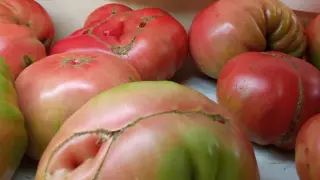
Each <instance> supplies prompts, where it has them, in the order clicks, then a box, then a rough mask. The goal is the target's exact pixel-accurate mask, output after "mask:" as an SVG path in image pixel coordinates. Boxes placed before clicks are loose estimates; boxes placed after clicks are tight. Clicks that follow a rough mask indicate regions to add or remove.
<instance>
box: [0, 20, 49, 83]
mask: <svg viewBox="0 0 320 180" xmlns="http://www.w3.org/2000/svg"><path fill="white" fill-rule="evenodd" d="M0 26H1V28H0V55H1V56H2V57H3V58H4V59H5V60H6V61H7V63H8V64H9V67H10V68H11V71H12V73H13V77H14V79H16V78H17V77H18V75H19V74H20V73H21V72H22V71H23V70H24V69H25V68H26V67H28V66H29V65H30V64H32V63H33V62H35V61H37V60H39V59H42V58H44V57H45V56H46V49H45V47H44V46H43V45H42V44H41V42H40V41H39V40H38V39H37V37H36V36H35V34H34V32H33V31H32V30H30V29H29V28H28V27H25V26H19V25H16V24H1V25H0ZM31 77H32V76H31Z"/></svg>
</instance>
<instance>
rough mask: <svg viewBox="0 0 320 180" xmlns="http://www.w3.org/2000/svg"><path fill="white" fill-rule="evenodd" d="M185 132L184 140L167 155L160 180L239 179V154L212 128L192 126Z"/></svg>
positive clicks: (160, 170)
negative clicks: (221, 139)
mask: <svg viewBox="0 0 320 180" xmlns="http://www.w3.org/2000/svg"><path fill="white" fill-rule="evenodd" d="M182 134H183V136H182V139H183V144H182V145H180V144H179V145H177V146H174V147H172V148H171V149H170V151H169V152H168V153H167V154H166V155H165V157H164V158H163V160H162V162H161V163H160V167H159V171H158V174H159V175H158V179H157V180H207V179H217V180H234V179H237V176H238V174H239V169H240V166H239V163H238V162H237V155H236V154H235V153H233V152H232V149H227V148H225V147H224V146H223V144H222V143H221V142H219V138H217V136H215V134H214V133H213V132H212V131H210V130H209V129H207V128H206V127H192V128H189V129H185V130H184V132H183V133H182Z"/></svg>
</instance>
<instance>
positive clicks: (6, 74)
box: [0, 57, 13, 82]
mask: <svg viewBox="0 0 320 180" xmlns="http://www.w3.org/2000/svg"><path fill="white" fill-rule="evenodd" d="M0 76H1V77H3V78H5V79H8V80H10V81H11V82H13V75H12V72H11V69H10V67H9V65H8V64H7V62H6V60H5V59H4V58H2V57H0Z"/></svg>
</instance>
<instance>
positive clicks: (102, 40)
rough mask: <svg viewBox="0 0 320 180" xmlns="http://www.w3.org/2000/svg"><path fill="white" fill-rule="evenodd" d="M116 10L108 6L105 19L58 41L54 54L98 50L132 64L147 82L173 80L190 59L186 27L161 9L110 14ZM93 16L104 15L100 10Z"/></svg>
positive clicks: (52, 50)
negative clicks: (187, 59)
mask: <svg viewBox="0 0 320 180" xmlns="http://www.w3.org/2000/svg"><path fill="white" fill-rule="evenodd" d="M113 7H115V8H114V9H117V7H119V5H115V4H109V5H106V6H104V7H103V8H102V9H101V11H104V10H105V11H106V14H105V16H101V17H98V18H97V19H105V20H103V21H100V23H98V24H96V25H94V26H92V27H90V28H84V29H80V30H77V31H76V32H74V33H72V35H71V36H68V37H66V38H64V39H62V40H60V41H58V42H57V43H56V44H55V45H54V46H53V48H52V49H51V52H50V54H57V53H61V52H66V51H87V50H90V51H91V50H95V51H100V52H105V53H110V54H115V55H117V56H119V57H121V58H122V59H123V60H126V61H129V62H130V64H132V65H133V66H134V67H135V68H136V69H137V70H138V72H139V73H140V75H141V77H142V79H143V80H163V79H169V78H171V77H172V76H173V75H174V74H175V72H176V71H177V70H178V69H179V68H180V67H181V65H182V63H183V62H184V61H185V60H186V58H187V53H188V36H187V32H186V30H185V29H184V27H183V26H182V25H181V24H180V23H179V22H178V21H177V20H176V19H174V18H173V17H172V16H171V15H169V14H168V13H167V12H164V11H162V10H160V9H157V8H144V9H139V10H135V11H133V10H132V11H130V10H129V8H127V9H128V11H126V9H125V8H124V7H123V6H121V7H120V8H118V9H120V11H119V12H118V11H115V13H113V14H112V13H111V15H110V8H113ZM122 11H124V12H122ZM93 14H100V12H99V10H97V11H95V12H93ZM152 17H154V18H152ZM91 19H92V21H94V19H95V16H94V15H92V16H89V20H88V21H87V24H92V23H91Z"/></svg>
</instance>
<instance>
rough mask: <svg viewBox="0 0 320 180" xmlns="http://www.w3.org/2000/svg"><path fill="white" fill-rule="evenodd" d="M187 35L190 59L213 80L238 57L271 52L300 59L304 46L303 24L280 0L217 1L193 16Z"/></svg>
mask: <svg viewBox="0 0 320 180" xmlns="http://www.w3.org/2000/svg"><path fill="white" fill-rule="evenodd" d="M226 9H227V10H226ZM189 34H190V35H189V36H190V38H189V46H190V54H191V56H192V59H193V60H194V61H195V63H196V64H197V66H198V68H199V69H200V70H201V71H202V72H203V73H205V74H206V75H208V76H210V77H212V78H215V79H217V78H218V77H219V74H220V71H221V69H222V68H223V66H224V65H225V64H226V63H227V62H228V61H229V60H230V59H232V58H233V57H235V56H237V55H239V54H242V53H245V52H248V51H259V52H262V51H270V50H272V51H280V52H284V53H286V54H290V55H292V56H295V57H302V56H303V55H304V53H305V49H306V44H307V43H306V37H305V35H304V28H303V25H302V24H301V22H300V21H299V20H298V18H297V16H296V15H295V14H294V12H293V11H292V10H291V9H290V8H289V7H287V6H286V5H284V4H283V3H282V2H280V1H279V0H242V1H241V3H239V0H219V1H216V2H214V3H213V4H212V5H210V6H209V7H208V8H206V9H204V10H203V11H202V12H200V13H199V14H198V15H197V16H196V17H195V19H194V21H193V23H192V26H191V28H190V32H189Z"/></svg>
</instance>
